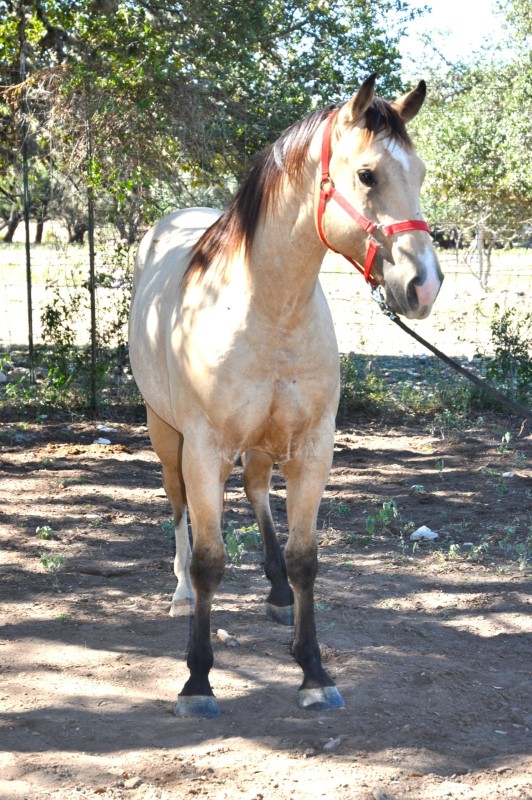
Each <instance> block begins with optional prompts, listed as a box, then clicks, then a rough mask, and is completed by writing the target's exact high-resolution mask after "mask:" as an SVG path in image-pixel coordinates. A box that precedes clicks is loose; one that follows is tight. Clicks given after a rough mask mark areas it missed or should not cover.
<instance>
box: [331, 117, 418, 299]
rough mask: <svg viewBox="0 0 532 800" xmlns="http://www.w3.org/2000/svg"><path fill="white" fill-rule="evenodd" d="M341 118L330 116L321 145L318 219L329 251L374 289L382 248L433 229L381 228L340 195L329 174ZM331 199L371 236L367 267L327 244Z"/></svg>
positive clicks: (413, 224) (409, 224)
mask: <svg viewBox="0 0 532 800" xmlns="http://www.w3.org/2000/svg"><path fill="white" fill-rule="evenodd" d="M337 116H338V110H336V111H333V112H332V114H331V115H330V116H329V118H328V120H327V124H326V125H325V130H324V131H323V139H322V143H321V180H320V198H319V203H318V219H317V228H318V234H319V237H320V239H321V241H322V242H323V244H324V245H325V247H328V248H329V250H332V251H333V252H335V253H338V254H339V255H342V256H343V257H344V258H345V259H347V261H349V263H350V264H352V265H353V266H354V267H355V268H356V269H357V270H358V271H359V272H361V273H362V275H363V276H364V278H365V279H366V281H367V282H368V283H369V284H371V285H372V286H377V281H376V280H375V278H373V277H372V275H371V270H372V268H373V263H374V261H375V256H376V255H377V253H378V251H379V250H380V249H381V247H383V246H384V245H385V244H386V241H387V239H388V238H389V237H390V236H393V234H395V233H404V232H405V231H426V232H427V233H430V228H429V226H428V225H427V223H426V222H425V220H422V219H408V220H404V222H393V223H392V224H391V225H378V224H377V223H376V222H372V220H370V219H368V218H367V217H365V216H364V215H363V214H360V213H359V212H358V211H357V210H356V208H353V206H352V205H351V203H350V202H349V201H348V200H346V198H345V197H344V196H343V195H342V194H340V192H339V191H337V189H336V187H335V185H334V181H333V179H332V178H331V176H330V173H329V163H330V160H331V131H332V123H333V121H334V119H335V118H336V117H337ZM329 199H332V200H335V201H336V202H337V203H338V205H339V206H341V207H342V208H343V210H344V211H345V212H346V213H347V214H349V216H350V217H351V218H352V219H354V220H355V222H357V223H358V224H359V225H360V227H361V228H363V229H364V230H365V231H366V233H367V234H368V237H369V244H368V249H367V252H366V258H365V260H364V265H363V266H361V265H360V264H359V263H358V262H357V261H355V260H354V259H353V258H350V257H349V256H346V255H344V253H340V251H339V250H335V248H334V247H331V245H330V244H329V242H328V241H327V239H326V236H325V232H324V230H323V217H324V215H325V209H326V207H327V202H328V200H329Z"/></svg>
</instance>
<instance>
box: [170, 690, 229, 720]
mask: <svg viewBox="0 0 532 800" xmlns="http://www.w3.org/2000/svg"><path fill="white" fill-rule="evenodd" d="M174 714H175V715H176V717H195V718H196V719H214V718H215V717H219V716H220V709H219V708H218V703H217V702H216V698H215V697H213V696H212V695H204V696H202V695H190V696H189V695H180V696H179V698H178V700H177V703H176V704H175V706H174Z"/></svg>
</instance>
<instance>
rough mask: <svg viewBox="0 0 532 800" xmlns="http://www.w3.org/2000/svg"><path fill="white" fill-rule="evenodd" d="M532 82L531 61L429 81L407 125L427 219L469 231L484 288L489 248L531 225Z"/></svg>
mask: <svg viewBox="0 0 532 800" xmlns="http://www.w3.org/2000/svg"><path fill="white" fill-rule="evenodd" d="M531 78H532V68H531V61H530V56H529V57H528V61H523V60H522V59H521V58H519V59H518V58H516V59H515V60H512V61H509V62H504V61H501V60H495V59H492V60H491V61H480V60H479V62H478V63H475V64H472V65H470V66H465V65H458V66H456V67H454V68H453V69H450V70H447V72H445V73H443V74H442V73H440V74H437V75H432V76H431V92H430V95H429V100H428V103H427V107H426V108H424V113H423V114H422V115H420V116H419V117H418V118H417V119H416V120H415V121H414V125H413V130H414V131H415V135H416V141H417V143H418V148H419V151H420V154H421V155H422V157H423V158H424V159H425V161H426V162H427V166H428V177H427V182H426V188H425V205H426V207H427V214H428V217H429V219H430V220H431V222H432V224H433V226H434V227H438V228H440V229H444V230H447V231H448V230H451V229H458V230H460V231H462V232H463V233H464V232H467V231H468V232H469V234H470V236H471V238H472V239H473V241H474V243H475V244H476V248H477V253H478V264H479V269H478V278H479V280H480V282H481V284H482V285H483V286H486V284H487V280H488V276H489V269H490V265H491V264H490V254H491V249H492V248H493V246H494V245H495V243H496V242H511V241H512V240H513V239H515V238H516V237H518V236H519V235H520V233H521V232H522V231H523V229H524V226H526V224H527V223H529V221H530V219H531V218H532V169H531V163H530V157H529V154H530V150H531V146H532V126H531V119H532V91H531V85H532V82H531Z"/></svg>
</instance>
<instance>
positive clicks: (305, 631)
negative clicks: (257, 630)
mask: <svg viewBox="0 0 532 800" xmlns="http://www.w3.org/2000/svg"><path fill="white" fill-rule="evenodd" d="M333 446H334V427H333V424H332V423H330V424H324V425H323V427H322V429H320V430H319V431H316V432H314V434H313V435H312V438H310V439H309V441H308V442H307V444H306V446H305V448H304V449H303V450H302V452H301V453H300V454H299V455H298V456H297V457H296V458H293V459H292V460H291V461H290V462H289V463H287V464H286V465H284V466H283V472H284V473H285V475H286V503H287V511H288V527H289V537H288V543H287V545H286V548H285V559H286V566H287V570H288V577H289V579H290V582H291V584H292V586H293V589H294V597H295V636H294V644H293V648H292V653H293V655H294V658H295V659H296V661H297V662H298V664H299V665H300V667H301V668H302V670H303V683H302V684H301V686H300V688H299V705H300V706H301V707H302V708H309V709H313V710H324V709H330V708H342V707H343V705H344V701H343V699H342V696H341V694H340V692H339V691H338V689H337V688H336V686H335V685H334V681H333V679H332V678H331V677H330V676H329V675H328V674H327V672H326V671H325V669H324V668H323V666H322V663H321V653H320V648H319V645H318V640H317V636H316V623H315V617H314V580H315V578H316V573H317V569H318V552H317V541H316V523H317V517H318V510H319V505H320V501H321V497H322V494H323V490H324V488H325V484H326V482H327V477H328V475H329V470H330V467H331V462H332V451H333Z"/></svg>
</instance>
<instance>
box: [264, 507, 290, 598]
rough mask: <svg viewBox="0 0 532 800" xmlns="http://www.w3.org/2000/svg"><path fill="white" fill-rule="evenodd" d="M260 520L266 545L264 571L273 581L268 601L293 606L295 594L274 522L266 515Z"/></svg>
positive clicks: (271, 581)
mask: <svg viewBox="0 0 532 800" xmlns="http://www.w3.org/2000/svg"><path fill="white" fill-rule="evenodd" d="M259 522H260V529H261V531H262V540H263V545H264V572H265V574H266V577H267V578H268V580H269V581H270V583H271V590H270V594H269V595H268V599H267V602H268V603H271V604H272V605H274V606H292V605H293V603H294V594H293V592H292V589H291V588H290V586H289V584H288V577H287V574H286V564H285V560H284V556H283V553H282V550H281V547H280V545H279V541H278V539H277V536H276V533H275V529H274V527H273V522H272V520H271V519H270V518H269V517H267V516H266V515H264V516H263V517H262V518H261V519H260V520H259Z"/></svg>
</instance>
